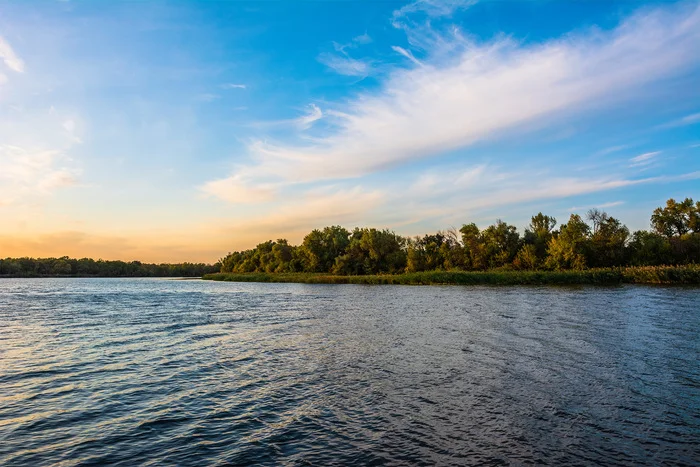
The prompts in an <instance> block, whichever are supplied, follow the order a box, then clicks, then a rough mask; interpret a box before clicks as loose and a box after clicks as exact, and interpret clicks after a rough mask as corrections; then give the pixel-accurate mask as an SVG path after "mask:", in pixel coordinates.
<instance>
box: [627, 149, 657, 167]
mask: <svg viewBox="0 0 700 467" xmlns="http://www.w3.org/2000/svg"><path fill="white" fill-rule="evenodd" d="M659 154H661V151H654V152H646V153H644V154H640V155H638V156H636V157H633V158H631V159H630V162H631V163H632V164H630V167H638V166H642V165H649V164H651V163H652V162H653V159H655V158H656V156H658V155H659Z"/></svg>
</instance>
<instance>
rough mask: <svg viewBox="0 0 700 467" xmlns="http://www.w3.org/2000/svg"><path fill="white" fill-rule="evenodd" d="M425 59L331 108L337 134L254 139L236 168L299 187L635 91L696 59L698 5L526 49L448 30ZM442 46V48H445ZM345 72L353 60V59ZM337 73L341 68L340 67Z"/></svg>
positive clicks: (245, 175) (246, 176)
mask: <svg viewBox="0 0 700 467" xmlns="http://www.w3.org/2000/svg"><path fill="white" fill-rule="evenodd" d="M435 44H437V45H435V47H437V49H434V50H433V54H432V55H431V56H430V57H428V59H426V60H425V61H424V64H423V66H416V67H414V68H410V69H398V70H396V71H394V72H393V73H391V74H390V75H389V76H388V77H387V78H386V79H385V80H384V82H383V84H382V85H381V88H380V90H379V91H375V92H367V93H363V94H361V95H359V96H357V97H356V98H354V99H351V100H349V101H344V102H338V103H336V104H335V105H333V104H332V103H331V104H329V105H328V107H329V109H328V110H327V111H326V112H325V113H326V115H327V116H328V119H329V123H332V128H333V129H332V130H331V131H330V132H329V133H328V132H327V133H325V134H323V135H320V136H318V137H316V138H314V139H313V140H311V141H312V143H309V142H308V141H307V142H302V143H300V144H293V143H277V142H271V141H261V140H258V141H254V142H253V143H251V144H250V146H249V152H250V155H251V156H252V158H253V160H254V161H255V163H253V164H250V165H248V166H243V167H240V168H239V170H237V171H236V172H235V175H238V176H239V177H241V179H243V180H246V182H247V183H249V184H250V185H251V186H255V184H256V183H257V181H258V180H260V179H275V180H276V182H277V183H287V184H289V183H304V182H312V181H317V180H323V179H326V180H328V179H342V178H351V177H358V176H362V175H365V174H368V173H371V172H374V171H378V170H382V169H384V168H387V167H390V166H396V165H398V164H403V163H406V162H408V161H411V160H414V159H416V158H424V157H430V156H434V155H439V154H440V153H443V152H445V151H447V150H451V149H455V148H461V147H466V146H469V145H471V144H473V143H475V142H478V141H483V140H485V139H488V138H493V137H495V136H496V135H497V134H499V133H501V132H503V131H505V130H508V129H513V128H516V127H522V126H524V125H530V124H532V123H533V122H537V121H543V120H544V119H545V118H551V117H553V116H555V115H561V114H563V113H564V112H574V111H577V110H579V109H580V108H582V107H585V106H587V105H589V104H590V102H592V101H596V102H611V101H613V100H615V99H624V98H625V97H627V98H632V97H639V95H638V94H634V91H635V90H639V89H641V87H642V86H643V85H644V84H647V83H649V82H652V81H656V80H660V79H663V78H666V77H670V76H673V75H676V74H678V73H680V72H682V71H683V70H685V69H689V68H690V67H691V66H696V65H697V64H698V63H700V7H698V6H695V7H693V9H688V8H687V7H685V8H673V9H657V10H653V11H651V10H647V11H645V12H644V13H642V14H637V15H635V16H633V17H631V18H629V19H628V20H626V21H624V22H623V23H621V24H620V25H619V26H618V27H617V28H615V29H614V30H612V31H609V32H603V31H600V30H598V29H592V30H589V31H587V32H586V33H580V34H576V35H574V34H571V35H567V36H565V37H563V38H561V39H558V40H551V41H548V42H544V43H539V44H532V45H523V44H519V43H516V42H514V41H512V40H509V39H502V38H501V39H497V40H495V41H493V42H489V43H484V44H480V43H475V42H472V41H469V40H467V39H465V38H464V37H462V36H461V35H460V34H457V33H451V34H450V35H449V36H446V37H443V38H442V41H441V42H440V41H438V42H435ZM445 50H448V51H449V54H448V56H446V55H445V53H444V51H445ZM349 63H350V64H349V65H347V66H348V68H349V69H348V70H346V73H348V74H350V73H351V72H352V70H355V71H354V72H355V73H357V74H359V73H360V71H362V72H365V71H366V70H365V69H364V68H363V67H362V66H358V68H356V69H355V68H354V65H352V63H354V61H352V60H351V61H350V62H349ZM339 68H341V69H342V66H339Z"/></svg>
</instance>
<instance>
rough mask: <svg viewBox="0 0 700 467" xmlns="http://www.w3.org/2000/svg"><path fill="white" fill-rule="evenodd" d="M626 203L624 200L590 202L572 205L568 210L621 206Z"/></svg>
mask: <svg viewBox="0 0 700 467" xmlns="http://www.w3.org/2000/svg"><path fill="white" fill-rule="evenodd" d="M623 204H625V202H624V201H612V202H610V203H603V204H590V205H588V206H572V207H570V208H569V209H568V211H572V212H575V211H585V210H588V209H595V208H597V209H607V208H614V207H615V206H621V205H623Z"/></svg>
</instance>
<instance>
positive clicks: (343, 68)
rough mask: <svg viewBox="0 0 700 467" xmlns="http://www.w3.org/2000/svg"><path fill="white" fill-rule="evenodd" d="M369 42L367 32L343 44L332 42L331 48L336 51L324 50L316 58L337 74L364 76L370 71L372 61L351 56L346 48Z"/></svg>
mask: <svg viewBox="0 0 700 467" xmlns="http://www.w3.org/2000/svg"><path fill="white" fill-rule="evenodd" d="M371 42H372V38H371V37H370V36H369V34H367V33H364V34H362V35H359V36H355V37H354V38H353V39H352V40H351V41H350V42H348V43H345V44H341V43H338V42H333V48H334V49H335V51H336V52H338V53H330V52H324V53H322V54H320V55H319V56H318V57H317V60H318V61H319V62H320V63H322V64H324V65H326V66H327V67H328V68H330V69H331V70H333V71H335V72H336V73H338V74H341V75H345V76H359V77H362V78H365V77H367V76H369V74H370V73H371V71H372V62H371V61H369V60H359V59H356V58H352V57H351V56H350V54H349V53H348V52H347V49H355V48H357V47H359V46H361V45H366V44H369V43H371Z"/></svg>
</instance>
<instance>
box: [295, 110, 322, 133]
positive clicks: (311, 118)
mask: <svg viewBox="0 0 700 467" xmlns="http://www.w3.org/2000/svg"><path fill="white" fill-rule="evenodd" d="M321 118H323V112H321V109H319V108H318V106H316V105H315V104H309V112H308V113H307V114H306V115H303V116H301V117H299V118H297V119H296V120H295V122H296V124H297V126H299V127H300V128H302V129H304V130H305V129H308V128H310V127H311V125H313V124H314V122H315V121H317V120H320V119H321Z"/></svg>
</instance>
